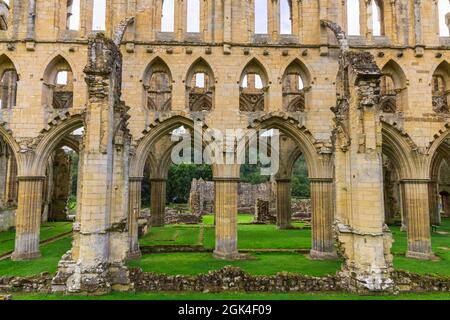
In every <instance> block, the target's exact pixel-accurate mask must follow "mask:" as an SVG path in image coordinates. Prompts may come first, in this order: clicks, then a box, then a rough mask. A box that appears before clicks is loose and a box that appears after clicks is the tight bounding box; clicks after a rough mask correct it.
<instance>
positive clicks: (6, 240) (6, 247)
mask: <svg viewBox="0 0 450 320" xmlns="http://www.w3.org/2000/svg"><path fill="white" fill-rule="evenodd" d="M71 230H72V222H48V223H43V224H42V225H41V235H40V239H41V241H45V240H48V239H50V238H53V237H56V236H59V235H61V234H64V233H66V232H70V231H71ZM15 237H16V232H15V231H5V232H0V255H1V254H4V253H7V252H10V251H12V250H14V240H15ZM0 272H1V270H0Z"/></svg>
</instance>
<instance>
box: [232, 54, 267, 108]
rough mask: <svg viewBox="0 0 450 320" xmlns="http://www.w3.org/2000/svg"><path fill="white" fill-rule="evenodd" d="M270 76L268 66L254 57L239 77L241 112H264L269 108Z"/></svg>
mask: <svg viewBox="0 0 450 320" xmlns="http://www.w3.org/2000/svg"><path fill="white" fill-rule="evenodd" d="M269 84H270V81H269V76H268V74H267V71H266V68H265V67H264V66H263V65H262V63H261V62H259V61H258V59H256V58H252V59H251V60H250V61H249V62H248V63H247V65H246V66H245V67H244V69H243V70H242V72H241V75H240V78H239V110H240V111H241V112H263V111H265V110H267V109H268V102H269V99H268V92H269Z"/></svg>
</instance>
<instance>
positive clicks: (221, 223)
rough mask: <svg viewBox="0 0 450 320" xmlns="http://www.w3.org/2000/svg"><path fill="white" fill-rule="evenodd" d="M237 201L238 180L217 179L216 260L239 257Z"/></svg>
mask: <svg viewBox="0 0 450 320" xmlns="http://www.w3.org/2000/svg"><path fill="white" fill-rule="evenodd" d="M237 200H238V181H237V180H233V179H226V178H223V179H215V209H216V248H215V250H214V256H215V257H216V258H219V259H227V260H228V259H229V260H231V259H234V258H236V257H237V256H238V249H237V210H238V208H237Z"/></svg>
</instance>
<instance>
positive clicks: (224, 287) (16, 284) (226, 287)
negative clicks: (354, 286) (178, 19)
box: [0, 266, 450, 293]
mask: <svg viewBox="0 0 450 320" xmlns="http://www.w3.org/2000/svg"><path fill="white" fill-rule="evenodd" d="M392 278H393V280H394V281H395V283H396V285H397V287H398V290H399V291H400V292H403V293H425V292H430V293H431V292H450V277H439V276H428V275H418V274H413V273H409V272H406V271H394V272H393V273H392ZM130 279H131V281H132V282H134V289H135V290H136V291H138V292H167V291H172V292H173V291H176V292H182V291H186V292H187V291H190V292H192V291H194V292H230V291H231V292H233V291H240V292H345V291H346V288H345V283H346V282H345V281H341V279H339V277H338V276H335V275H330V276H325V277H312V276H305V275H298V274H290V273H285V272H283V273H278V274H277V275H273V276H252V275H249V274H247V273H245V272H244V271H242V270H241V269H240V268H237V267H230V266H227V267H225V268H223V269H221V270H217V271H210V272H208V273H207V274H200V275H198V276H184V275H183V276H182V275H174V276H170V275H164V274H155V273H148V272H142V270H140V269H133V270H131V271H130ZM51 281H52V276H51V275H49V274H48V273H42V274H41V275H38V276H34V277H11V276H5V277H0V293H14V292H29V293H32V292H37V293H49V292H51Z"/></svg>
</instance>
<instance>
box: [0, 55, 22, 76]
mask: <svg viewBox="0 0 450 320" xmlns="http://www.w3.org/2000/svg"><path fill="white" fill-rule="evenodd" d="M9 68H11V69H14V70H16V72H17V75H18V76H19V78H20V74H21V73H20V70H19V69H20V67H19V65H18V61H16V59H15V57H14V56H9V55H7V54H5V53H3V54H1V55H0V71H1V74H3V72H4V70H5V69H9Z"/></svg>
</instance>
